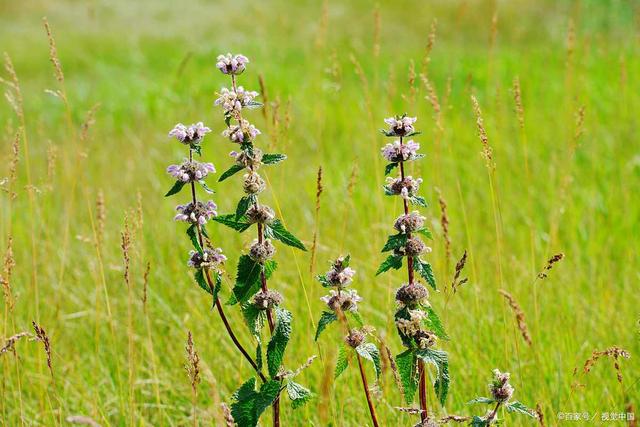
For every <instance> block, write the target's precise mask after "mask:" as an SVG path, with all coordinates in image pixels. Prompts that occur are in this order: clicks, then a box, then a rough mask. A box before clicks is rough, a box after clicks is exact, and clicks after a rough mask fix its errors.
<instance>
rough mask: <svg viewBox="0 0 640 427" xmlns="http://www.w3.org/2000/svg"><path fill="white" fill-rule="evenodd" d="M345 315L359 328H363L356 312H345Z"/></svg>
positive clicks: (362, 323) (360, 317) (360, 318)
mask: <svg viewBox="0 0 640 427" xmlns="http://www.w3.org/2000/svg"><path fill="white" fill-rule="evenodd" d="M345 314H346V315H347V316H349V317H351V318H352V319H353V321H354V322H356V324H357V325H358V326H359V327H363V326H364V322H363V321H362V316H360V313H358V312H357V311H353V310H347V312H346V313H345Z"/></svg>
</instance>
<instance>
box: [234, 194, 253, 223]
mask: <svg viewBox="0 0 640 427" xmlns="http://www.w3.org/2000/svg"><path fill="white" fill-rule="evenodd" d="M253 200H255V199H254V197H253V196H244V197H243V198H241V199H240V201H238V206H237V207H236V221H238V220H239V219H240V218H242V216H243V215H244V214H245V213H246V212H247V210H249V206H251V203H252V202H253Z"/></svg>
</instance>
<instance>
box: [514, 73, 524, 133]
mask: <svg viewBox="0 0 640 427" xmlns="http://www.w3.org/2000/svg"><path fill="white" fill-rule="evenodd" d="M513 100H514V102H515V104H516V116H517V117H518V125H519V126H520V129H524V107H523V106H522V90H521V88H520V77H516V78H514V79H513Z"/></svg>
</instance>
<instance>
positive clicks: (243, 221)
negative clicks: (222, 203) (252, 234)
mask: <svg viewBox="0 0 640 427" xmlns="http://www.w3.org/2000/svg"><path fill="white" fill-rule="evenodd" d="M213 220H214V221H215V222H219V223H220V224H223V225H226V226H227V227H229V228H233V229H234V230H236V231H239V232H241V233H242V232H243V231H245V230H246V229H248V228H249V227H251V225H252V223H250V222H249V220H248V219H247V218H246V217H244V216H243V217H242V218H239V219H236V214H226V215H218V216H216V217H214V218H213Z"/></svg>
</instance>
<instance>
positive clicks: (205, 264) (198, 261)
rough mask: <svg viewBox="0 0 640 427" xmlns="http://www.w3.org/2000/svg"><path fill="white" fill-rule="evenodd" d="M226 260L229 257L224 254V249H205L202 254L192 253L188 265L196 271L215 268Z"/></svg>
mask: <svg viewBox="0 0 640 427" xmlns="http://www.w3.org/2000/svg"><path fill="white" fill-rule="evenodd" d="M226 260H227V257H226V256H224V254H223V253H222V249H220V248H215V249H212V248H205V249H204V250H203V251H202V253H200V252H198V251H190V252H189V261H187V265H188V266H189V267H193V268H195V269H201V268H215V267H217V266H219V265H220V264H222V263H223V262H225V261H226Z"/></svg>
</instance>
